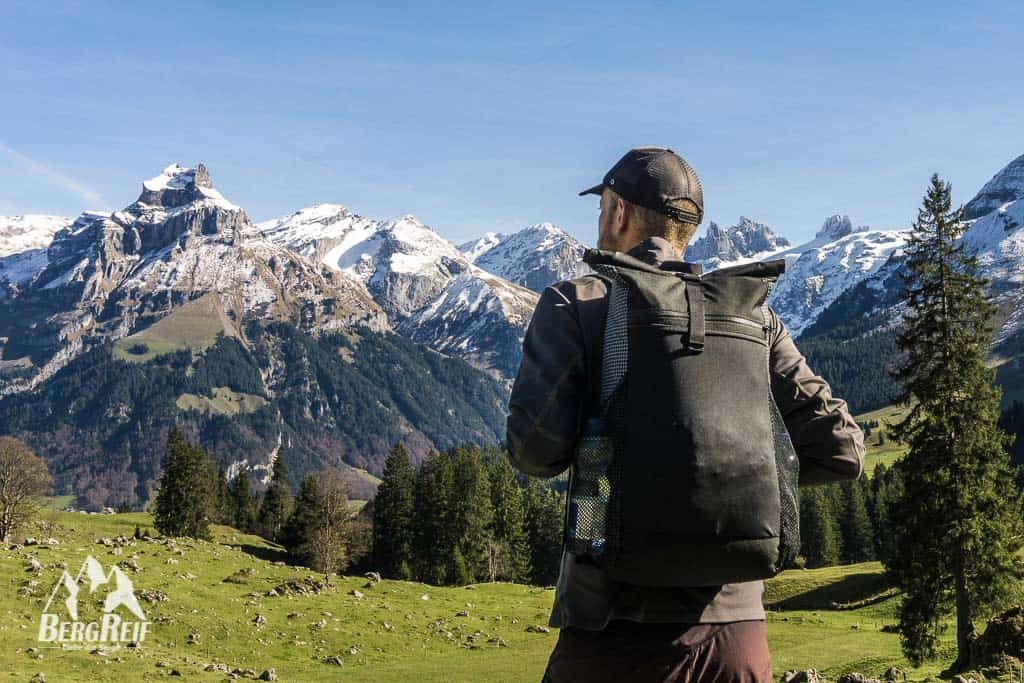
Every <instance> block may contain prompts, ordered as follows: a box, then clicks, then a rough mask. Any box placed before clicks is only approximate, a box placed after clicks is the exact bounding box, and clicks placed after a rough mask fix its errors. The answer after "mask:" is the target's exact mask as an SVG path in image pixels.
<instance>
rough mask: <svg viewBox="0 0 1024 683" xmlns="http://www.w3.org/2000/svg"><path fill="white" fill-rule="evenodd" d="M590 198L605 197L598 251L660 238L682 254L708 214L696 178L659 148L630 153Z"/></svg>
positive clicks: (669, 152)
mask: <svg viewBox="0 0 1024 683" xmlns="http://www.w3.org/2000/svg"><path fill="white" fill-rule="evenodd" d="M585 194H599V195H600V196H601V204H600V210H601V213H600V217H599V218H598V222H597V231H598V238H597V247H598V249H607V250H611V251H628V250H629V249H631V248H632V247H634V246H635V245H637V244H639V243H640V242H642V241H643V240H644V239H646V238H648V237H652V236H655V235H657V236H660V237H664V238H665V239H666V240H668V241H669V243H671V244H672V246H673V247H675V248H676V249H677V250H678V251H679V253H680V254H682V253H683V251H685V250H686V246H687V244H689V242H690V239H692V237H693V234H694V232H696V230H697V225H698V224H699V223H700V221H701V219H702V218H703V215H704V196H703V191H702V190H701V186H700V180H699V179H698V178H697V174H696V173H695V172H694V171H693V169H692V168H690V166H689V164H687V163H686V162H685V161H683V159H682V158H680V157H679V155H677V154H676V153H675V152H673V151H672V150H670V149H662V148H659V147H641V148H637V149H632V150H630V151H629V152H627V153H626V154H625V156H623V157H622V158H621V159H620V160H619V161H618V162H617V163H616V164H615V165H614V166H613V167H612V168H611V170H610V171H608V173H606V174H605V176H604V180H602V181H601V183H600V184H598V185H595V186H594V187H592V188H590V189H588V190H584V191H583V192H580V195H585Z"/></svg>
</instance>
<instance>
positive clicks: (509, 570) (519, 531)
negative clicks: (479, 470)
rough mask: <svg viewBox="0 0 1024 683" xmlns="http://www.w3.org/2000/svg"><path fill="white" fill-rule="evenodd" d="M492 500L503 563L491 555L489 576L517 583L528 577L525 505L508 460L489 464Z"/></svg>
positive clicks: (528, 555)
mask: <svg viewBox="0 0 1024 683" xmlns="http://www.w3.org/2000/svg"><path fill="white" fill-rule="evenodd" d="M490 479H491V502H492V504H493V506H494V539H495V541H496V542H497V545H496V547H498V548H500V549H501V551H502V552H501V554H502V555H503V556H504V557H503V558H502V559H503V560H504V561H503V562H499V561H497V559H498V558H497V557H495V556H494V555H495V554H492V561H491V572H490V577H489V578H490V579H491V580H492V581H493V580H495V579H498V578H500V579H504V580H507V581H513V582H516V583H525V582H527V581H529V580H530V543H529V539H528V537H527V534H526V507H525V503H524V502H523V490H522V488H520V486H519V485H518V484H517V483H516V477H515V472H513V470H512V467H511V466H510V465H509V463H508V460H505V459H501V460H496V461H494V462H493V463H492V464H491V466H490Z"/></svg>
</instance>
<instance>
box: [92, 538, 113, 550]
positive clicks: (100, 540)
mask: <svg viewBox="0 0 1024 683" xmlns="http://www.w3.org/2000/svg"><path fill="white" fill-rule="evenodd" d="M96 543H98V544H99V545H102V546H106V547H107V548H113V547H114V539H112V538H97V539H96Z"/></svg>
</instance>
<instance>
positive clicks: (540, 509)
mask: <svg viewBox="0 0 1024 683" xmlns="http://www.w3.org/2000/svg"><path fill="white" fill-rule="evenodd" d="M524 494H525V495H524V498H525V501H526V534H527V537H528V538H529V542H530V582H531V583H533V584H534V585H536V586H552V585H554V584H555V582H556V581H558V572H559V569H560V566H561V560H562V532H563V529H564V526H565V524H564V522H565V495H564V494H559V493H557V492H555V491H552V490H551V489H550V488H548V487H547V486H544V485H543V484H541V483H540V481H538V480H536V479H529V480H528V481H527V485H526V490H525V492H524Z"/></svg>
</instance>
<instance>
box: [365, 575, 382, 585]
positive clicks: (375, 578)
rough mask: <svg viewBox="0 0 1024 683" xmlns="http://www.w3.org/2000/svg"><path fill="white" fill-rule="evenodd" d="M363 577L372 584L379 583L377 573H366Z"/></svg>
mask: <svg viewBox="0 0 1024 683" xmlns="http://www.w3.org/2000/svg"><path fill="white" fill-rule="evenodd" d="M365 576H366V578H367V579H369V580H370V581H373V582H374V583H378V582H379V581H380V574H379V573H377V572H366V574H365Z"/></svg>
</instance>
